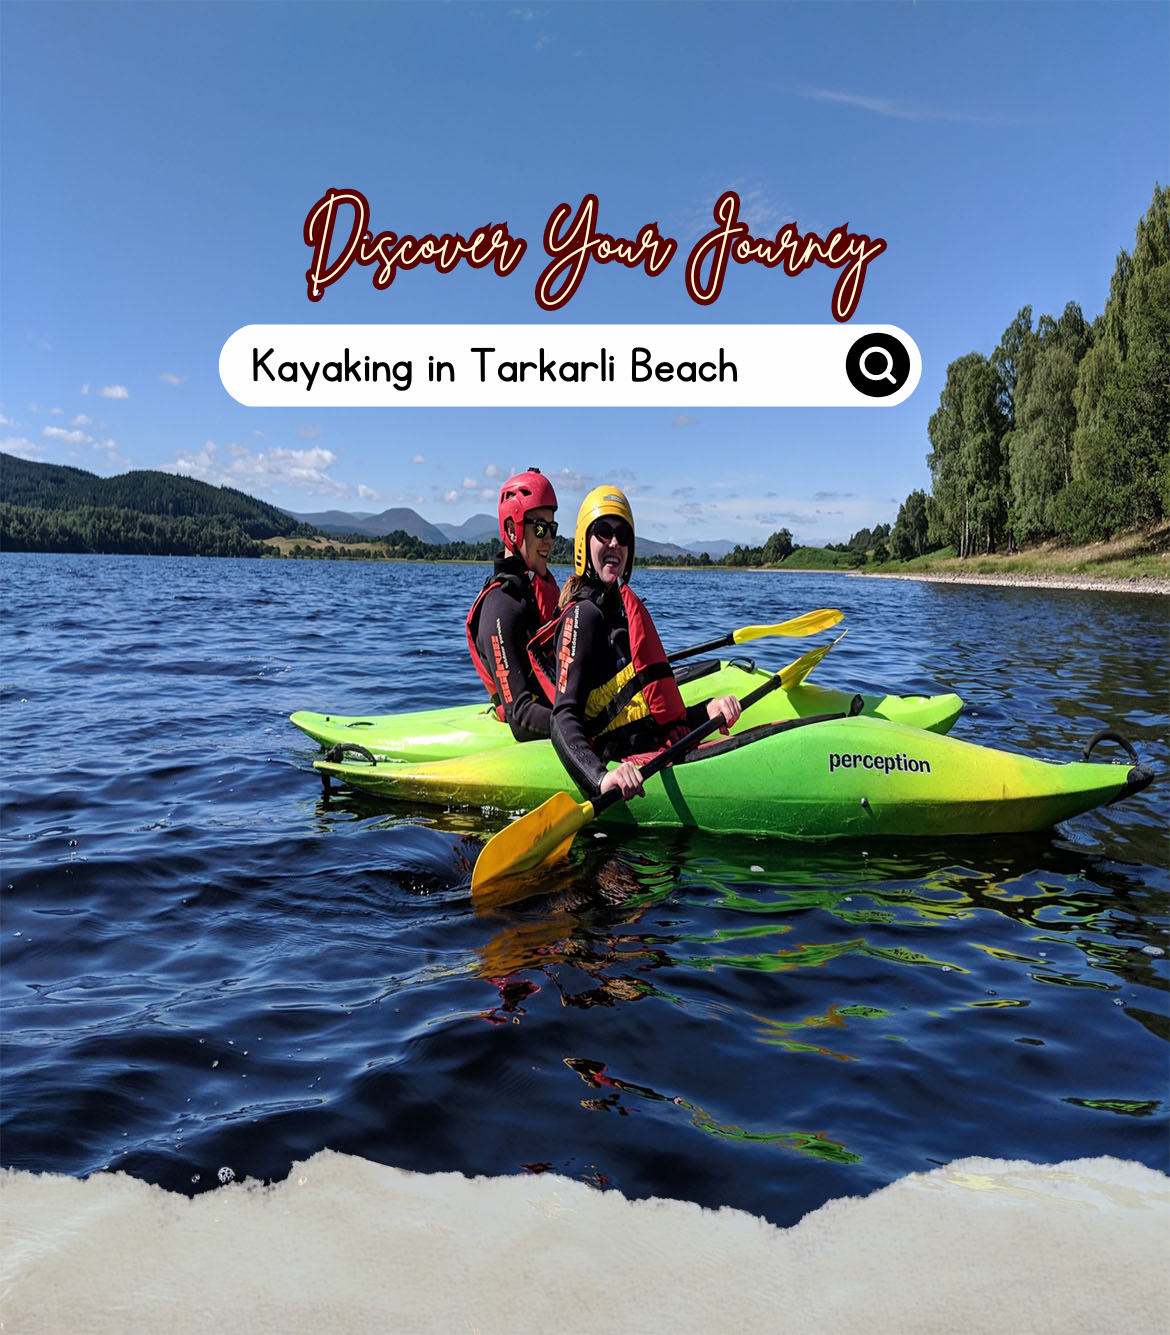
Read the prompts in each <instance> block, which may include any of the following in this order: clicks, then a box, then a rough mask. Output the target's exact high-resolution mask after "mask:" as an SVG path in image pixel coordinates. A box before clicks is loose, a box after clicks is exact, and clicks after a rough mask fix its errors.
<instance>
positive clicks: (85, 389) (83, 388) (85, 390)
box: [81, 385, 89, 394]
mask: <svg viewBox="0 0 1170 1335" xmlns="http://www.w3.org/2000/svg"><path fill="white" fill-rule="evenodd" d="M81 392H82V393H83V394H88V393H89V386H88V385H82V387H81Z"/></svg>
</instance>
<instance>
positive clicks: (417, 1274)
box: [0, 1150, 1170, 1335]
mask: <svg viewBox="0 0 1170 1335" xmlns="http://www.w3.org/2000/svg"><path fill="white" fill-rule="evenodd" d="M0 1240H2V1244H3V1251H2V1266H0V1329H2V1330H3V1332H4V1335H42V1332H44V1333H46V1335H49V1333H51V1335H61V1332H65V1331H68V1332H70V1335H90V1333H91V1332H92V1333H93V1335H105V1332H110V1335H114V1333H115V1332H116V1335H135V1333H136V1332H143V1333H144V1335H145V1332H151V1335H154V1332H158V1331H167V1332H169V1333H170V1335H186V1332H192V1335H194V1332H198V1333H199V1335H207V1333H208V1332H209V1331H244V1330H246V1331H248V1332H250V1333H251V1335H265V1333H266V1332H273V1335H275V1333H276V1332H280V1335H299V1333H300V1332H309V1331H312V1332H314V1333H316V1332H324V1331H338V1332H342V1331H344V1332H365V1331H370V1332H374V1331H376V1332H378V1333H379V1335H385V1333H386V1332H410V1333H411V1335H414V1333H415V1332H419V1333H420V1335H426V1333H429V1332H435V1335H450V1333H451V1332H468V1335H497V1332H498V1335H505V1333H506V1335H524V1333H525V1332H529V1331H532V1332H536V1331H556V1332H557V1335H573V1332H578V1331H579V1332H589V1335H606V1333H607V1332H623V1335H624V1332H628V1331H634V1330H636V1331H639V1332H658V1331H661V1332H670V1333H671V1335H685V1333H687V1332H702V1335H717V1333H718V1332H723V1331H727V1332H734V1335H752V1333H753V1332H757V1331H758V1332H769V1335H771V1333H772V1332H778V1331H784V1332H794V1333H799V1335H803V1333H804V1332H808V1335H814V1333H815V1335H849V1333H850V1332H854V1331H857V1332H865V1335H881V1333H882V1332H895V1331H896V1332H899V1335H918V1333H919V1332H922V1335H938V1332H943V1331H946V1332H964V1333H966V1332H983V1331H986V1332H989V1333H991V1332H994V1335H1012V1333H1014V1332H1035V1333H1037V1335H1040V1333H1043V1332H1049V1331H1051V1332H1054V1335H1055V1333H1056V1332H1059V1333H1060V1335H1066V1333H1067V1332H1069V1331H1090V1330H1109V1331H1126V1332H1127V1335H1144V1333H1145V1332H1151V1335H1153V1333H1154V1332H1157V1333H1158V1335H1163V1333H1164V1332H1165V1331H1166V1330H1167V1328H1168V1320H1167V1313H1168V1312H1170V1266H1168V1265H1167V1260H1168V1258H1170V1178H1167V1176H1166V1175H1165V1174H1163V1173H1159V1172H1156V1171H1154V1170H1153V1169H1150V1168H1147V1167H1145V1166H1143V1165H1141V1164H1136V1163H1131V1162H1121V1161H1119V1160H1116V1159H1085V1160H1077V1161H1075V1162H1068V1163H1061V1164H1055V1165H1050V1166H1040V1165H1035V1164H1030V1163H1018V1162H1017V1163H1009V1162H1002V1161H998V1160H991V1159H964V1160H960V1161H957V1162H955V1163H952V1164H950V1165H949V1166H947V1167H945V1168H938V1169H935V1170H934V1171H932V1172H929V1173H917V1174H913V1175H911V1176H909V1177H906V1178H903V1179H901V1180H900V1181H898V1182H895V1183H893V1184H892V1185H890V1186H888V1187H885V1188H883V1189H882V1190H880V1191H877V1192H875V1193H874V1194H873V1195H871V1196H869V1197H867V1198H865V1199H854V1198H850V1199H845V1200H835V1201H830V1202H828V1203H827V1204H826V1205H824V1206H822V1207H821V1208H820V1209H818V1210H815V1211H813V1212H812V1213H811V1214H809V1215H807V1216H806V1217H805V1218H804V1219H802V1220H801V1221H800V1223H799V1224H797V1225H795V1226H793V1227H792V1228H788V1229H781V1228H777V1227H775V1226H773V1225H772V1224H769V1223H767V1222H766V1221H764V1220H762V1219H758V1218H756V1217H754V1216H752V1215H748V1214H745V1213H744V1212H742V1211H739V1210H732V1209H727V1208H725V1209H721V1210H717V1211H714V1210H707V1209H703V1208H701V1207H700V1206H697V1205H694V1204H689V1203H686V1202H681V1201H665V1200H648V1201H628V1200H626V1199H625V1198H624V1197H623V1196H622V1195H621V1194H620V1193H619V1192H616V1191H609V1192H600V1191H597V1190H595V1189H593V1188H591V1187H589V1186H586V1185H585V1184H583V1183H581V1182H577V1181H573V1180H570V1179H567V1178H563V1177H557V1176H553V1175H541V1176H518V1177H501V1178H475V1179H468V1178H465V1177H463V1176H461V1175H460V1174H457V1173H437V1174H422V1173H411V1172H406V1171H403V1170H401V1169H396V1168H388V1167H385V1166H384V1165H380V1164H375V1163H370V1162H368V1161H366V1160H364V1159H358V1158H352V1157H350V1156H347V1155H342V1154H336V1153H334V1152H332V1151H328V1150H324V1151H321V1152H320V1153H318V1154H315V1155H314V1156H313V1157H312V1158H311V1159H309V1160H308V1161H307V1162H306V1163H301V1164H296V1165H294V1167H293V1170H292V1172H291V1174H290V1176H289V1178H288V1179H287V1180H286V1181H284V1182H281V1183H278V1184H275V1185H273V1186H269V1187H265V1186H263V1185H261V1184H259V1183H256V1182H243V1183H232V1184H231V1185H229V1186H227V1187H225V1188H221V1189H219V1190H215V1191H211V1192H207V1193H204V1194H203V1195H200V1196H197V1197H195V1198H194V1199H189V1198H187V1197H185V1196H180V1195H176V1194H173V1193H170V1192H167V1191H165V1190H163V1189H162V1188H161V1187H154V1186H149V1185H147V1184H146V1183H143V1182H140V1181H137V1180H136V1179H134V1178H131V1177H128V1176H126V1175H125V1174H122V1173H114V1174H105V1173H103V1174H96V1175H95V1176H93V1177H91V1178H89V1179H88V1180H86V1181H80V1180H77V1179H75V1178H70V1177H61V1176H54V1175H50V1174H43V1175H37V1174H33V1173H27V1172H20V1171H15V1170H8V1171H7V1172H5V1173H4V1174H3V1175H2V1176H0Z"/></svg>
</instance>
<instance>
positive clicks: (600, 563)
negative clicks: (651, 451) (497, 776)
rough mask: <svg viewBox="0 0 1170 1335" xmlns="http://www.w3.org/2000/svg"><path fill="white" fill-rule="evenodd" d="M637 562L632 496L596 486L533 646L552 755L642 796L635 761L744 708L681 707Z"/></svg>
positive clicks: (596, 783)
mask: <svg viewBox="0 0 1170 1335" xmlns="http://www.w3.org/2000/svg"><path fill="white" fill-rule="evenodd" d="M633 568H634V516H633V512H632V511H631V509H630V503H629V501H628V500H627V499H626V496H625V494H624V493H623V492H622V491H620V490H619V489H618V488H617V487H613V486H600V487H594V489H593V490H592V491H591V492H590V493H589V494H588V495H587V496H586V497H585V499H584V500H583V501H582V502H581V508H580V510H579V511H578V512H577V527H576V532H575V534H574V541H573V571H574V573H573V575H572V576H571V578H570V579H568V580H567V581H566V583H565V587H564V589H563V590H562V591H561V596H560V601H559V606H560V609H561V612H560V616H559V617H558V618H557V620H556V621H554V622H552V623H551V624H550V625H549V626H548V627H546V628H545V629H544V630H543V631H542V632H541V633H540V634H539V635H538V636H537V637H536V639H535V640H534V641H533V643H532V644H531V645H530V647H529V654H530V657H531V659H532V666H533V669H534V671H535V672H536V674H537V676H538V678H540V679H541V681H542V683H543V685H544V688H545V690H546V691H547V692H548V693H549V697H550V698H551V699H552V700H553V710H552V723H551V737H552V743H553V746H554V748H555V749H556V753H557V755H558V756H559V757H560V759H561V763H562V764H563V765H564V767H565V769H566V770H567V771H568V773H569V775H570V777H571V778H572V779H573V781H574V782H575V783H576V784H577V786H578V787H579V788H580V789H581V791H582V792H583V793H586V794H591V795H593V796H596V795H598V794H599V793H603V792H606V791H607V790H608V789H610V788H614V787H617V788H620V789H621V792H622V795H623V796H624V797H634V796H637V795H639V794H641V792H642V774H641V771H640V770H639V769H638V762H639V761H642V762H643V763H644V762H645V761H646V760H648V759H649V758H650V757H651V756H652V755H654V754H655V753H657V752H658V751H660V750H661V749H662V748H663V747H664V746H669V745H670V743H671V742H673V741H676V740H677V739H678V738H679V737H681V736H683V735H684V734H685V733H686V732H688V731H689V730H690V729H691V728H694V727H697V726H698V725H699V724H700V723H703V722H705V721H706V720H707V719H709V718H719V719H722V721H723V728H722V730H723V731H724V732H726V730H727V729H728V728H729V727H730V726H731V725H732V724H733V723H735V721H736V719H738V718H739V715H740V707H739V701H738V700H737V699H736V698H735V696H733V695H725V696H720V697H718V698H716V699H713V700H707V701H705V702H704V703H703V704H699V705H692V706H690V708H689V709H688V708H687V706H685V705H684V704H683V700H682V696H681V695H680V694H679V689H678V683H677V682H676V681H675V678H674V673H673V672H672V671H671V668H670V664H669V663H668V662H667V660H666V653H665V651H664V650H663V648H662V641H661V640H660V639H659V637H658V632H657V630H656V629H655V627H654V622H653V621H652V620H651V618H650V613H649V612H647V610H646V608H645V606H644V605H643V603H642V601H641V599H639V598H638V596H637V594H635V593H634V591H633V590H632V589H631V588H630V585H629V580H630V574H631V572H632V571H633ZM614 761H617V762H619V763H618V764H617V766H616V768H614V769H612V770H611V769H608V768H607V764H608V763H612V762H614Z"/></svg>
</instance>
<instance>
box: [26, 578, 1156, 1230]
mask: <svg viewBox="0 0 1170 1335" xmlns="http://www.w3.org/2000/svg"><path fill="white" fill-rule="evenodd" d="M481 577H482V572H481V571H479V570H476V569H473V568H470V567H458V566H440V565H398V564H365V563H363V564H340V563H338V564H333V563H325V562H277V561H230V560H218V561H217V560H186V559H177V558H176V559H170V560H167V559H156V558H146V557H74V556H23V555H15V554H6V555H4V556H2V557H0V595H2V606H3V613H4V615H3V626H2V635H3V662H2V667H0V706H2V708H0V723H2V727H3V745H4V756H5V767H4V768H5V791H4V820H3V901H2V902H3V917H2V929H0V930H2V944H3V974H2V986H3V1005H4V1010H3V1021H4V1056H3V1063H4V1064H3V1077H4V1080H3V1092H4V1099H3V1141H2V1153H3V1161H4V1163H5V1164H6V1165H12V1166H16V1167H21V1168H29V1169H35V1170H51V1171H55V1172H62V1173H69V1174H74V1175H83V1174H88V1173H91V1172H93V1171H95V1170H98V1169H101V1168H106V1167H110V1168H115V1169H125V1170H126V1171H128V1172H130V1173H133V1174H135V1175H136V1176H139V1177H142V1178H145V1179H147V1180H149V1181H153V1182H160V1183H162V1184H164V1185H165V1186H167V1187H170V1188H174V1189H178V1190H182V1191H187V1192H197V1191H202V1190H205V1189H207V1188H209V1187H212V1186H214V1185H216V1183H217V1181H219V1180H221V1179H222V1178H223V1177H226V1176H227V1174H228V1172H229V1171H230V1173H232V1174H234V1175H235V1176H236V1177H244V1176H252V1177H260V1178H268V1179H279V1178H282V1177H284V1176H285V1175H286V1174H287V1173H288V1170H289V1167H290V1165H291V1163H292V1162H293V1161H294V1160H295V1159H299V1158H303V1157H305V1156H307V1155H309V1154H312V1153H313V1152H314V1151H316V1150H318V1149H321V1148H323V1147H330V1148H333V1149H336V1150H341V1151H345V1152H347V1153H351V1154H360V1155H363V1156H365V1157H367V1158H370V1159H374V1160H379V1161H382V1162H385V1163H390V1164H395V1165H398V1166H400V1167H404V1168H412V1169H418V1170H425V1171H439V1170H451V1169H456V1170H460V1171H462V1172H465V1173H468V1174H476V1173H487V1174H498V1173H515V1172H519V1171H523V1170H528V1171H542V1170H553V1171H556V1172H560V1173H565V1174H568V1175H569V1176H572V1177H577V1178H580V1179H583V1180H586V1181H588V1182H592V1183H595V1184H597V1185H599V1186H608V1187H616V1188H619V1189H620V1190H622V1191H623V1192H625V1193H626V1194H627V1195H630V1196H647V1195H660V1196H670V1197H678V1198H683V1199H688V1200H693V1201H698V1202H700V1203H702V1204H704V1205H712V1206H715V1205H732V1206H737V1207H739V1208H742V1209H745V1210H749V1211H751V1212H753V1213H756V1214H762V1215H764V1216H766V1217H768V1218H769V1219H771V1220H773V1221H774V1222H777V1223H780V1224H789V1223H792V1222H794V1221H795V1220H797V1219H799V1218H800V1217H801V1216H802V1215H804V1214H805V1213H807V1211H809V1210H810V1209H813V1208H815V1207H816V1206H818V1205H820V1204H822V1203H823V1202H824V1201H825V1200H827V1199H830V1198H832V1197H838V1196H845V1195H863V1194H865V1193H866V1192H868V1191H871V1190H872V1189H874V1188H876V1187H878V1186H881V1185H884V1184H885V1183H887V1182H890V1181H891V1180H893V1179H895V1178H897V1177H899V1176H902V1175H903V1174H905V1173H908V1172H913V1171H917V1170H924V1169H928V1168H930V1167H932V1166H933V1165H935V1164H937V1163H940V1162H946V1161H948V1160H951V1159H954V1158H957V1157H961V1156H965V1155H972V1154H977V1155H991V1156H996V1157H1003V1158H1019V1159H1029V1160H1032V1161H1035V1162H1053V1161H1055V1160H1059V1159H1068V1158H1077V1157H1083V1156H1093V1155H1101V1154H1110V1155H1115V1156H1117V1157H1119V1158H1121V1159H1135V1160H1139V1161H1141V1162H1143V1163H1146V1164H1148V1165H1150V1166H1152V1167H1155V1168H1160V1169H1162V1170H1164V1171H1165V1170H1166V1169H1167V1167H1168V1164H1167V1116H1166V1113H1167V1097H1168V1091H1167V1046H1166V1045H1167V1037H1168V1023H1167V1004H1166V982H1167V956H1166V954H1165V949H1166V946H1167V937H1166V911H1167V881H1168V876H1167V870H1166V864H1167V842H1166V822H1167V793H1168V786H1167V778H1166V772H1167V768H1168V765H1170V750H1168V746H1167V712H1168V706H1167V687H1166V680H1167V678H1166V667H1167V600H1166V599H1165V598H1158V597H1152V596H1148V595H1147V596H1137V595H1134V596H1127V595H1115V594H1085V593H1074V592H1066V591H1053V592H1050V591H1037V590H1030V589H996V588H984V587H971V588H961V587H954V586H938V585H924V584H917V583H903V582H894V581H876V580H864V579H854V578H847V577H843V576H819V575H809V576H796V575H790V576H785V575H769V574H749V573H729V572H719V573H713V572H712V573H705V572H692V571H679V572H670V571H662V572H654V571H646V572H643V571H639V572H638V574H637V576H636V577H635V582H636V584H637V586H638V588H639V589H640V591H641V592H642V594H643V596H644V597H645V598H646V599H647V601H648V602H649V604H650V606H651V608H652V610H653V611H654V613H655V616H656V619H657V621H658V624H659V627H660V629H661V630H662V632H663V639H664V640H665V641H666V643H667V645H668V647H670V646H675V647H677V646H680V645H683V644H688V643H691V642H693V641H695V640H702V639H706V638H710V637H712V636H714V635H715V634H718V633H720V632H722V631H725V630H728V629H731V628H732V627H734V626H737V625H743V624H754V623H760V622H763V621H771V620H778V619H780V618H782V617H785V616H789V615H793V614H795V613H796V612H800V611H806V610H808V609H810V608H813V607H821V606H839V607H842V608H843V609H844V610H845V612H846V622H845V624H846V625H847V626H849V627H850V634H849V636H848V637H847V639H846V640H845V641H843V642H842V643H841V644H840V645H839V646H838V647H837V648H836V649H834V651H833V653H832V654H831V655H830V656H829V657H828V658H827V659H826V660H825V662H824V663H823V664H822V665H821V666H820V667H819V668H818V669H817V672H816V677H815V679H816V680H817V681H819V682H821V683H822V684H825V685H836V686H841V687H846V686H847V687H850V688H855V689H871V688H875V687H879V686H880V687H884V688H887V689H890V690H896V691H899V692H903V693H904V692H934V691H948V690H955V691H958V692H959V693H960V694H961V695H962V696H963V698H964V699H965V701H966V702H967V708H966V710H965V711H964V714H963V716H962V717H961V718H960V720H959V723H958V725H957V727H956V729H955V735H956V736H961V737H964V738H966V739H968V740H971V741H976V742H979V743H983V744H987V745H996V746H1002V747H1005V748H1007V749H1009V750H1020V751H1029V752H1032V753H1034V754H1039V755H1041V756H1043V757H1045V758H1047V759H1052V760H1066V759H1072V758H1075V757H1076V755H1077V753H1078V752H1079V750H1080V747H1081V745H1082V744H1083V742H1084V741H1085V740H1086V738H1087V737H1089V736H1090V735H1091V734H1092V733H1093V732H1094V731H1095V730H1096V729H1097V728H1099V727H1102V726H1105V725H1109V726H1113V727H1120V728H1121V729H1122V731H1124V732H1126V733H1127V735H1129V736H1130V737H1131V738H1132V739H1133V740H1134V742H1135V743H1136V744H1137V746H1138V749H1139V751H1140V752H1141V754H1142V758H1143V760H1144V761H1146V762H1147V763H1152V765H1153V766H1154V767H1155V768H1156V769H1157V771H1158V778H1157V779H1156V780H1155V783H1154V784H1153V786H1152V787H1151V788H1149V789H1148V790H1147V791H1146V792H1144V793H1142V794H1140V795H1139V796H1137V797H1136V798H1134V799H1132V800H1130V801H1128V802H1126V803H1124V804H1121V805H1118V806H1116V807H1112V808H1109V809H1107V810H1104V811H1099V812H1095V813H1092V814H1089V815H1086V816H1082V817H1080V818H1078V819H1077V820H1076V821H1073V822H1071V823H1070V824H1068V825H1066V826H1063V827H1061V828H1060V829H1059V830H1058V831H1056V832H1055V833H1054V834H1052V835H1046V836H1036V837H1027V838H1022V837H1015V838H1011V839H991V838H988V839H981V840H964V841H951V842H939V841H932V842H916V841H915V842H904V841H903V842H900V843H897V844H889V845H885V846H879V845H877V844H876V843H875V844H874V845H873V846H872V847H870V846H861V845H858V844H836V845H828V846H824V847H813V848H810V847H808V846H796V845H787V844H783V843H779V842H775V841H769V840H765V839H760V840H754V841H753V840H743V839H734V840H728V839H718V838H714V837H710V836H704V835H702V834H697V833H694V832H682V833H672V832H657V833H647V834H641V835H620V836H619V835H616V834H613V833H611V835H610V837H608V838H593V837H589V835H591V834H592V833H593V832H592V831H590V832H588V834H586V835H583V836H581V837H580V838H579V839H578V841H577V844H576V846H575V848H574V855H573V861H572V863H571V864H570V865H569V866H568V867H567V868H566V869H565V870H564V871H563V872H562V873H559V874H558V875H557V876H556V877H555V878H554V880H553V882H552V884H551V886H550V888H549V891H548V893H546V894H543V895H541V896H538V897H535V898H532V899H530V900H527V901H525V902H523V903H520V904H516V905H513V906H512V907H510V908H507V909H500V910H498V911H496V912H494V913H491V914H485V913H476V912H475V911H473V909H472V904H471V898H470V894H469V866H470V862H471V861H472V860H473V859H474V856H475V852H476V850H477V848H478V846H479V842H480V841H481V839H482V838H483V837H485V836H487V835H489V834H491V833H492V832H493V831H494V829H495V828H496V826H495V825H494V824H493V823H492V822H491V821H490V820H485V819H484V818H483V817H481V816H479V815H477V814H475V813H468V812H463V813H459V812H451V813H435V812H427V811H425V810H423V809H421V808H414V809H411V808H405V807H391V806H379V805H378V804H376V803H371V802H370V801H368V800H366V799H360V798H357V797H355V796H342V797H340V798H338V797H334V798H333V799H332V800H330V801H328V802H326V801H324V800H323V798H322V794H321V787H320V784H319V782H318V780H317V778H316V776H315V774H314V773H313V770H312V761H313V759H314V756H315V754H316V751H315V748H314V747H313V745H312V743H310V742H309V740H308V739H307V738H305V737H303V736H302V735H301V734H300V733H298V732H297V731H296V730H295V729H294V728H293V727H292V726H291V725H290V724H289V723H288V722H287V715H288V714H289V713H291V712H292V711H293V710H295V709H298V708H307V709H320V710H326V711H329V710H332V711H336V712H341V713H364V712H377V713H388V712H392V711H395V710H405V709H416V708H422V707H427V706H431V705H439V704H445V703H450V702H454V701H457V700H464V699H475V698H476V697H477V691H478V690H479V687H478V683H477V682H476V680H475V678H474V675H473V672H472V668H471V665H470V662H469V661H468V659H467V654H466V648H465V646H464V642H463V618H464V615H465V612H466V607H467V604H468V603H469V602H470V599H471V597H472V595H473V592H474V590H475V588H477V587H478V584H479V581H480V579H481ZM751 647H752V648H753V649H754V650H755V651H756V656H757V658H758V660H759V661H761V662H762V663H763V664H765V665H769V664H771V665H775V666H779V664H780V663H782V662H784V661H787V659H788V658H791V657H793V656H795V653H796V652H798V651H799V648H800V646H799V645H795V644H794V643H793V642H792V641H762V642H759V643H757V644H755V645H753V646H751Z"/></svg>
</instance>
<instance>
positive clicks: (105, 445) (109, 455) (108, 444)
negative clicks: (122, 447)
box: [93, 440, 130, 468]
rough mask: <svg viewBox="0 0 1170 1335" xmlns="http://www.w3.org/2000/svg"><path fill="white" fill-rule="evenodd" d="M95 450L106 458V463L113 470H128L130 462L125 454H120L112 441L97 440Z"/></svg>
mask: <svg viewBox="0 0 1170 1335" xmlns="http://www.w3.org/2000/svg"><path fill="white" fill-rule="evenodd" d="M93 448H94V449H95V450H98V451H100V452H101V453H103V454H104V455H105V456H106V462H107V463H108V464H109V465H110V467H111V468H128V467H129V466H130V460H129V459H127V458H126V456H125V455H124V454H119V453H118V447H117V445H116V444H115V443H114V442H113V441H112V440H100V441H99V440H95V441H94V442H93Z"/></svg>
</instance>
